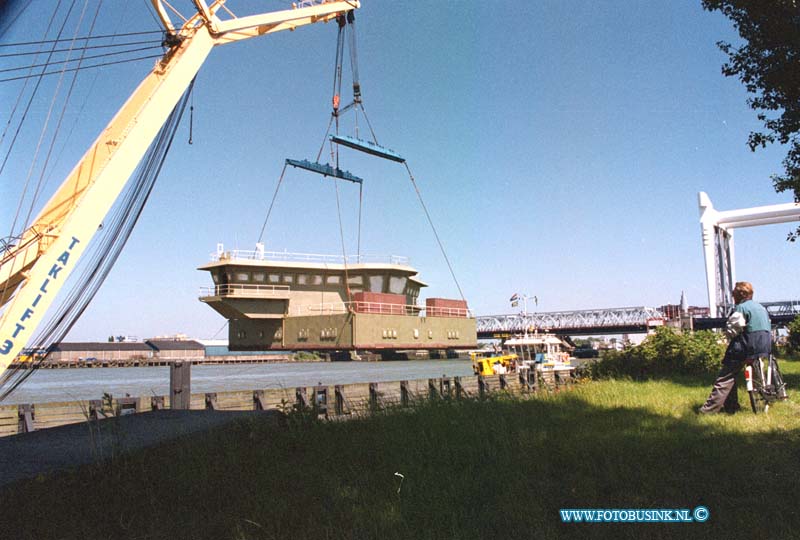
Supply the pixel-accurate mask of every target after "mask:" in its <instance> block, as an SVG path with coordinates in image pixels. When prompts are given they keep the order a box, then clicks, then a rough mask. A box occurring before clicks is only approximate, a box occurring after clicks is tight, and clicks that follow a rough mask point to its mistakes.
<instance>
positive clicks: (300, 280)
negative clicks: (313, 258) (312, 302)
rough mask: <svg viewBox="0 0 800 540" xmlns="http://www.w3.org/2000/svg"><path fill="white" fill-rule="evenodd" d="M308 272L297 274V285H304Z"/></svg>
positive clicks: (306, 281) (306, 282)
mask: <svg viewBox="0 0 800 540" xmlns="http://www.w3.org/2000/svg"><path fill="white" fill-rule="evenodd" d="M308 277H309V276H308V274H297V284H298V285H306V284H308V281H309V280H308Z"/></svg>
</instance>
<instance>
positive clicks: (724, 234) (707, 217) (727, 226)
mask: <svg viewBox="0 0 800 540" xmlns="http://www.w3.org/2000/svg"><path fill="white" fill-rule="evenodd" d="M697 199H698V204H699V206H700V228H701V230H702V240H703V256H704V258H705V263H706V284H707V285H708V308H709V311H710V315H711V316H712V317H722V316H724V315H725V310H726V309H727V308H729V307H730V306H732V305H733V298H731V289H732V288H733V285H734V283H735V282H736V268H735V260H734V249H733V230H734V229H737V228H741V227H757V226H760V225H772V224H775V223H788V222H790V221H800V204H797V203H784V204H773V205H770V206H756V207H753V208H742V209H739V210H725V211H720V210H716V209H714V205H712V204H711V199H710V198H709V197H708V195H707V194H706V193H705V192H704V191H701V192H700V193H698V194H697Z"/></svg>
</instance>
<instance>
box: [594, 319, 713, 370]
mask: <svg viewBox="0 0 800 540" xmlns="http://www.w3.org/2000/svg"><path fill="white" fill-rule="evenodd" d="M725 347H726V344H725V342H724V340H722V339H721V338H720V336H719V335H718V334H715V333H713V332H710V331H707V330H703V331H699V332H687V333H679V332H677V331H675V330H674V329H672V328H669V327H661V328H657V329H656V331H655V333H654V334H651V335H649V336H647V338H646V339H645V340H644V341H643V342H642V343H641V344H639V345H636V346H635V347H631V348H630V349H626V350H624V351H610V352H608V353H606V354H605V355H604V356H603V358H602V359H601V360H599V361H598V362H596V363H595V364H594V365H593V366H592V368H591V374H592V376H593V377H600V378H602V377H620V376H628V377H633V378H635V379H644V378H648V377H658V376H665V375H697V374H705V373H715V372H717V371H718V370H719V368H720V364H721V362H722V356H723V355H724V353H725Z"/></svg>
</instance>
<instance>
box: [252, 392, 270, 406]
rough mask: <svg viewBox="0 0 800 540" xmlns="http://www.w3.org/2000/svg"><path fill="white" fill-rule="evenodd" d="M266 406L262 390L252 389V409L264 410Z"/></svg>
mask: <svg viewBox="0 0 800 540" xmlns="http://www.w3.org/2000/svg"><path fill="white" fill-rule="evenodd" d="M266 408H267V403H266V399H265V397H264V391H263V390H253V410H254V411H264V410H266Z"/></svg>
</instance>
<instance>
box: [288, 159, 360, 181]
mask: <svg viewBox="0 0 800 540" xmlns="http://www.w3.org/2000/svg"><path fill="white" fill-rule="evenodd" d="M286 164H287V165H291V166H292V167H297V168H299V169H305V170H307V171H311V172H315V173H319V174H321V175H322V176H333V177H334V178H341V179H342V180H347V181H348V182H353V183H354V184H363V183H364V180H362V179H361V178H359V177H358V176H355V175H352V174H350V172H348V171H343V170H342V169H338V168H336V167H332V166H330V165H328V164H327V163H318V162H316V161H315V162H313V163H312V162H311V161H308V160H305V159H304V160H296V159H287V160H286Z"/></svg>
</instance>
